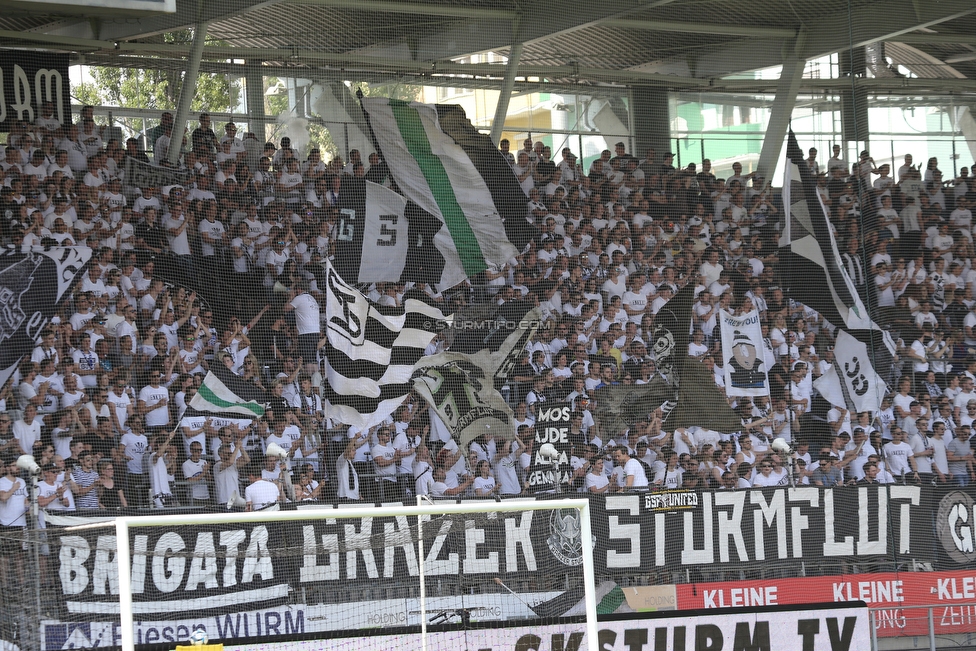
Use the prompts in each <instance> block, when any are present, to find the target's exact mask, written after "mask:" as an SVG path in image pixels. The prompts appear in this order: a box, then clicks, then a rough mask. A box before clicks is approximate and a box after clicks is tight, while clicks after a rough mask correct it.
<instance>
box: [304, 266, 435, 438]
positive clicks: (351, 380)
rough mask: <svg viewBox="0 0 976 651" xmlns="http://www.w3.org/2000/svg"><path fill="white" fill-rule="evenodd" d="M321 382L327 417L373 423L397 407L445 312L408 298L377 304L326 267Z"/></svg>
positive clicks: (347, 422) (349, 421) (364, 423)
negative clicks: (323, 374)
mask: <svg viewBox="0 0 976 651" xmlns="http://www.w3.org/2000/svg"><path fill="white" fill-rule="evenodd" d="M325 295H326V301H325V315H326V327H325V337H326V339H327V340H328V341H327V342H326V344H325V346H324V347H323V349H322V350H323V352H324V353H325V359H326V378H325V379H326V382H323V383H322V394H323V396H322V397H323V398H324V399H325V401H326V402H327V403H328V404H329V405H330V406H331V408H332V413H331V414H330V416H331V417H332V418H335V419H336V420H339V421H341V422H343V423H346V424H349V425H356V426H357V427H363V428H367V427H372V426H373V425H376V424H377V423H380V422H382V421H383V420H384V419H385V418H386V417H387V416H389V415H390V414H392V413H393V412H394V410H396V408H397V407H399V406H400V405H401V404H402V403H403V401H404V399H405V398H406V397H407V394H409V393H410V390H411V388H412V386H413V385H412V383H411V381H410V376H411V374H412V372H413V366H414V364H415V363H416V362H417V361H418V360H419V359H420V358H421V356H422V355H423V353H424V349H425V348H426V347H427V345H428V344H429V343H430V342H431V340H432V339H433V338H434V335H435V334H436V333H437V331H438V330H440V329H442V328H443V327H445V325H446V324H447V319H446V318H445V316H444V314H443V313H442V312H441V311H440V310H439V309H437V308H436V307H433V306H431V305H428V304H426V303H424V302H423V301H420V300H417V299H413V298H409V299H406V300H405V301H404V304H403V306H402V307H385V306H380V305H376V304H375V303H373V302H371V301H370V300H369V299H367V298H366V297H365V296H363V295H362V294H361V293H360V292H359V291H358V290H357V289H356V288H355V287H352V286H351V285H349V284H347V283H346V282H344V281H343V280H342V278H340V277H339V274H338V273H336V270H335V269H334V268H333V267H332V266H331V265H326V287H325Z"/></svg>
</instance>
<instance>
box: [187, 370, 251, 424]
mask: <svg viewBox="0 0 976 651" xmlns="http://www.w3.org/2000/svg"><path fill="white" fill-rule="evenodd" d="M228 373H229V372H228ZM233 379H236V380H237V381H238V382H244V381H243V380H241V379H240V378H237V377H236V376H234V378H233ZM227 380H228V383H230V384H235V383H234V382H233V380H232V379H231V378H227ZM242 393H243V392H242ZM190 407H192V408H193V409H196V410H197V411H201V412H208V413H214V414H238V415H241V416H247V417H249V418H260V417H261V416H264V405H262V404H261V403H259V402H257V401H255V400H244V399H243V398H242V397H241V396H239V395H238V394H237V393H234V391H232V390H231V389H230V388H228V386H227V384H225V383H224V381H222V380H221V379H220V378H218V377H217V376H216V375H214V373H213V371H210V372H208V373H207V377H205V378H204V379H203V384H201V385H200V388H199V389H197V393H196V395H195V396H193V399H191V400H190Z"/></svg>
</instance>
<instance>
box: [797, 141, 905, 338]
mask: <svg viewBox="0 0 976 651" xmlns="http://www.w3.org/2000/svg"><path fill="white" fill-rule="evenodd" d="M786 157H787V160H786V173H785V175H784V180H783V204H784V205H785V206H786V207H787V216H786V219H785V220H784V229H783V234H782V236H781V237H780V249H779V252H778V253H779V257H780V260H781V264H780V267H781V268H782V269H783V270H784V272H785V273H786V281H787V284H788V285H789V286H788V288H787V289H788V290H789V291H788V292H787V293H788V295H789V296H790V297H792V298H794V299H796V300H798V301H800V302H801V303H803V304H804V305H807V306H809V307H811V308H813V309H814V310H816V311H817V312H818V313H820V314H821V315H822V316H823V317H824V318H825V319H827V321H829V322H830V323H831V324H832V325H834V326H836V327H838V328H844V329H846V330H848V331H849V332H850V333H851V334H852V335H854V336H855V337H856V338H857V339H859V340H861V341H864V342H865V343H867V344H869V345H871V346H872V348H874V349H875V351H874V352H875V354H878V351H879V350H880V349H881V347H880V346H879V345H878V344H881V343H883V344H884V346H883V348H884V349H887V351H888V353H890V354H894V352H895V345H894V341H892V339H891V337H890V335H888V333H887V332H886V331H884V330H882V329H881V328H880V327H879V326H878V324H876V323H875V322H874V321H873V320H872V319H871V316H870V314H868V310H867V308H866V307H865V304H864V300H863V299H862V297H861V296H860V294H859V293H858V290H857V287H856V286H855V285H854V281H853V280H851V277H850V275H849V274H848V273H847V269H846V268H845V267H844V263H843V260H842V259H841V256H840V251H839V250H838V247H837V240H836V239H835V238H834V234H833V232H832V231H831V227H830V222H829V220H828V219H827V213H826V210H825V208H824V206H823V204H822V203H821V201H820V197H819V195H818V194H817V182H816V179H815V178H814V177H813V174H812V173H811V172H810V169H809V168H808V167H807V165H806V163H805V162H804V156H803V151H802V150H801V149H800V145H799V144H798V143H797V141H796V136H795V135H793V131H790V134H789V139H788V140H787V143H786ZM796 181H799V183H798V184H796V185H794V182H796ZM872 331H874V332H872Z"/></svg>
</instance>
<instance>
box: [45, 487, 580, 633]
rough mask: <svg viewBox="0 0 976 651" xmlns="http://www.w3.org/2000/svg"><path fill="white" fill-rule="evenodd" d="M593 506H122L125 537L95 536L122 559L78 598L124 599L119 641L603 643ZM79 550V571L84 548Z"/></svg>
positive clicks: (115, 605) (80, 612)
mask: <svg viewBox="0 0 976 651" xmlns="http://www.w3.org/2000/svg"><path fill="white" fill-rule="evenodd" d="M588 509H589V505H588V502H587V501H586V500H575V499H574V500H548V501H536V502H520V501H517V502H501V503H495V502H488V503H486V502H477V503H461V504H433V503H425V504H421V505H418V506H395V507H357V508H340V509H310V510H298V511H279V512H250V513H227V514H193V515H186V516H164V517H160V516H152V517H132V518H120V519H118V520H116V521H115V533H116V537H115V538H116V542H117V546H116V545H111V544H110V542H112V541H110V540H108V539H107V538H106V539H104V540H103V539H100V543H99V544H100V545H101V546H102V547H103V549H100V550H98V551H96V550H91V551H92V554H93V555H94V554H103V555H104V557H103V560H109V557H110V556H113V557H114V558H111V559H110V562H115V563H116V565H117V574H114V573H113V572H112V571H111V570H109V572H108V574H107V576H106V577H103V579H107V581H106V584H105V586H104V587H106V588H108V589H105V590H103V591H102V592H103V598H104V601H98V600H97V594H98V592H99V591H98V590H94V591H92V592H91V593H90V594H92V595H93V597H94V598H93V599H92V600H90V601H89V602H87V604H85V603H77V604H74V606H73V609H74V610H75V615H76V616H82V617H84V616H86V614H85V612H84V611H85V610H88V611H89V613H88V615H87V616H88V617H89V618H91V617H95V618H96V619H97V618H109V619H111V618H113V617H114V614H115V613H118V616H119V621H120V628H119V634H118V636H117V639H115V640H113V642H114V643H115V644H119V645H120V646H121V648H122V649H123V651H133V649H150V648H154V647H156V646H158V644H160V643H164V644H165V643H168V644H169V645H170V648H171V647H172V645H174V644H176V645H204V644H210V645H214V644H223V645H225V648H243V647H244V646H245V645H248V644H261V645H262V648H268V647H267V644H268V643H271V642H273V643H275V646H277V645H278V644H284V643H286V642H287V643H288V644H287V645H285V646H281V647H279V648H288V649H293V648H298V647H300V646H303V645H310V644H314V645H315V646H316V648H321V642H322V640H325V639H328V640H330V642H329V644H330V646H331V648H337V649H346V650H348V651H360V650H363V651H366V650H369V649H386V648H390V645H391V643H392V641H393V639H394V638H395V639H396V644H397V646H398V647H399V648H411V649H457V648H472V649H478V648H503V647H507V648H513V646H514V645H515V644H516V643H517V642H518V641H519V640H522V644H523V645H524V644H531V645H532V648H540V647H539V646H538V644H539V642H538V641H534V640H536V638H539V639H541V638H542V636H546V643H545V645H546V646H547V647H548V646H549V640H550V637H551V636H554V635H556V636H561V638H559V640H560V642H559V643H560V644H563V645H564V648H579V649H586V648H594V649H595V648H596V647H595V646H588V645H590V644H591V643H592V642H593V641H594V640H596V635H595V631H596V597H595V583H594V574H593V564H592V558H593V557H592V537H591V533H590V523H589V511H588ZM540 538H541V539H542V540H540ZM79 540H80V538H79ZM61 542H62V545H64V544H70V543H71V542H72V541H71V540H67V541H66V540H65V538H64V537H63V538H62V541H61ZM540 549H542V550H548V552H549V553H547V554H545V555H540V553H539V550H540ZM71 553H75V552H72V551H67V552H66V551H65V550H64V548H62V551H61V554H62V558H63V556H64V554H71ZM77 557H78V559H79V560H80V561H81V562H79V564H78V573H79V576H81V575H82V574H84V573H85V572H87V571H88V570H87V569H86V565H85V561H87V555H85V554H80V553H79V554H78V556H77ZM62 568H64V565H63V564H62ZM116 577H117V580H115V578H116ZM92 578H95V577H94V576H93V577H92ZM100 580H102V579H100ZM113 593H114V594H113ZM391 636H392V637H391ZM526 636H530V637H528V638H526ZM533 636H534V637H533ZM309 648H311V647H309Z"/></svg>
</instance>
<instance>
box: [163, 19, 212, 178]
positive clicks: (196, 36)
mask: <svg viewBox="0 0 976 651" xmlns="http://www.w3.org/2000/svg"><path fill="white" fill-rule="evenodd" d="M209 25H210V23H209V22H207V21H203V22H199V23H197V24H196V27H195V28H194V29H193V48H192V49H191V50H190V59H189V61H187V65H186V72H185V73H184V74H183V85H182V86H181V87H180V101H179V103H178V104H177V106H176V116H175V119H174V121H173V133H172V134H171V135H170V142H169V151H167V152H166V160H167V161H169V163H170V164H171V165H173V164H175V163H176V161H177V160H179V157H180V151H181V150H182V149H183V147H182V142H183V131H184V130H185V129H186V120H187V118H188V117H189V115H190V102H192V101H193V96H194V95H195V94H196V92H197V76H198V75H199V74H200V59H202V58H203V44H204V41H206V40H207V27H208V26H209Z"/></svg>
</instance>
